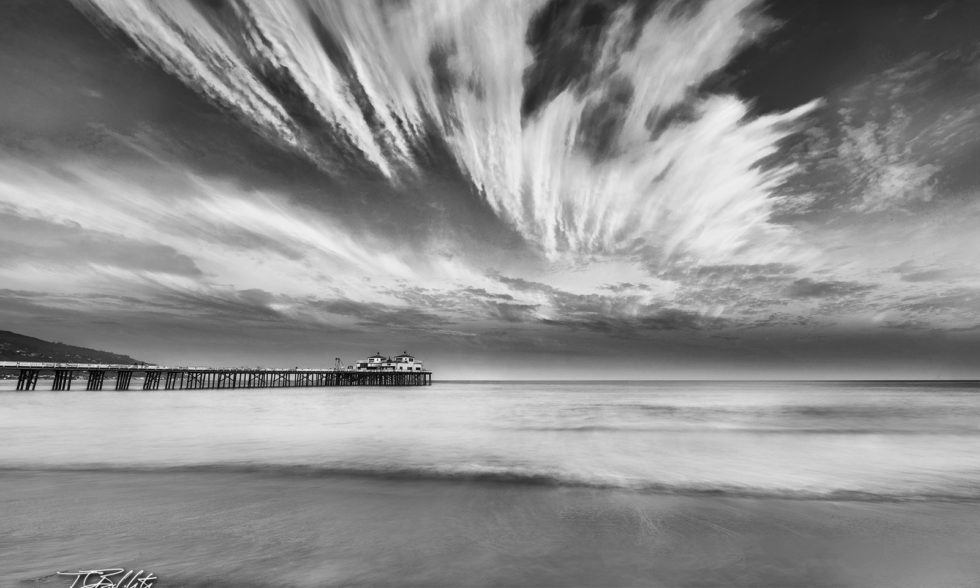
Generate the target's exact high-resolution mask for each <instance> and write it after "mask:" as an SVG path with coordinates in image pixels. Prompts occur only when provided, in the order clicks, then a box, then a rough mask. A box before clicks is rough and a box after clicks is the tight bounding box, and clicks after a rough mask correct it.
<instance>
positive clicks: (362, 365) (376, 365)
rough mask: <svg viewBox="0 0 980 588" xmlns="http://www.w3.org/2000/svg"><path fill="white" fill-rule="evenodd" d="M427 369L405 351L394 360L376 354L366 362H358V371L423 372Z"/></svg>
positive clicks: (379, 353)
mask: <svg viewBox="0 0 980 588" xmlns="http://www.w3.org/2000/svg"><path fill="white" fill-rule="evenodd" d="M424 369H425V368H424V367H423V366H422V362H421V361H417V360H416V359H415V357H414V356H412V355H409V353H408V352H407V351H403V352H402V353H401V355H396V356H395V358H394V359H392V358H391V357H385V356H383V355H381V352H378V353H375V354H374V355H372V356H371V357H369V358H367V359H366V360H364V361H359V362H357V371H359V372H362V371H372V372H373V371H385V372H421V371H423V370H424Z"/></svg>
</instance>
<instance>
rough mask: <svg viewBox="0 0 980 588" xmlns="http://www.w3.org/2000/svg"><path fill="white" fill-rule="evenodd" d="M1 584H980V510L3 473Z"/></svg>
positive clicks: (178, 476) (339, 480) (487, 486)
mask: <svg viewBox="0 0 980 588" xmlns="http://www.w3.org/2000/svg"><path fill="white" fill-rule="evenodd" d="M0 486H2V488H3V492H2V493H0V512H2V513H3V517H2V519H0V580H2V583H3V585H5V586H30V585H40V586H69V585H70V581H69V580H68V579H66V578H61V577H56V576H51V574H52V573H53V572H55V571H66V570H71V569H83V568H95V567H126V568H133V569H144V570H150V571H152V572H154V573H155V574H156V575H157V576H158V577H159V578H160V580H159V582H158V584H157V585H159V586H273V585H274V586H779V587H788V586H808V587H812V586H855V587H856V586H861V587H866V586H888V587H893V588H895V587H903V586H909V587H912V586H976V585H977V582H978V579H980V504H977V503H953V502H833V501H805V500H782V499H748V498H722V497H690V496H672V495H656V494H644V493H637V492H632V491H626V490H604V489H594V488H563V487H553V486H534V485H524V484H505V483H487V482H459V481H438V480H434V481H432V480H430V481H425V480H419V481H416V480H379V479H367V478H357V477H346V478H345V477H317V476H302V475H283V474H281V473H279V474H264V473H229V472H217V473H212V472H206V471H201V472H187V471H180V472H168V471H159V472H145V473H143V472H105V471H82V472H67V471H20V470H6V471H2V472H0Z"/></svg>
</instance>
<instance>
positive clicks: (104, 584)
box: [58, 568, 157, 588]
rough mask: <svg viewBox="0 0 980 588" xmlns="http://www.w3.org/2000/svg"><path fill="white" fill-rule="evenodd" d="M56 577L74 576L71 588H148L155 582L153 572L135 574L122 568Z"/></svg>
mask: <svg viewBox="0 0 980 588" xmlns="http://www.w3.org/2000/svg"><path fill="white" fill-rule="evenodd" d="M58 575H59V576H75V581H74V582H72V583H71V588H150V587H151V586H153V582H155V581H156V580H157V577H156V576H154V575H153V572H144V571H143V570H140V571H138V572H137V571H135V570H126V569H124V568H108V569H105V570H79V571H77V572H58Z"/></svg>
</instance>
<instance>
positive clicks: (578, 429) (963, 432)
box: [497, 423, 980, 436]
mask: <svg viewBox="0 0 980 588" xmlns="http://www.w3.org/2000/svg"><path fill="white" fill-rule="evenodd" d="M497 429H500V430H505V431H515V432H516V431H534V432H544V433H592V432H595V433H695V434H697V435H706V434H709V435H710V434H734V433H748V434H760V435H921V436H944V435H954V436H977V435H980V429H977V428H975V427H959V428H953V427H950V428H947V429H940V430H935V429H930V430H923V429H919V430H917V429H897V428H891V429H873V428H871V429H861V428H817V427H813V428H805V429H801V428H791V427H783V428H781V427H738V426H720V427H714V428H712V427H707V426H704V425H702V424H700V423H698V426H690V427H677V426H673V427H671V426H665V427H657V426H651V427H642V426H641V427H638V426H630V425H626V426H621V427H618V426H615V425H571V426H565V427H561V426H545V427H497Z"/></svg>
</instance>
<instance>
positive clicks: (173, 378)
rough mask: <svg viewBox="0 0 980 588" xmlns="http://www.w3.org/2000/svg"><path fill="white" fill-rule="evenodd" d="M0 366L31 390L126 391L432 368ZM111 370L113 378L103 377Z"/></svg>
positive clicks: (296, 383) (380, 380)
mask: <svg viewBox="0 0 980 588" xmlns="http://www.w3.org/2000/svg"><path fill="white" fill-rule="evenodd" d="M0 369H3V370H19V374H20V375H19V377H18V378H17V389H18V390H35V389H37V383H38V380H39V379H40V376H41V373H42V372H45V373H51V374H53V376H54V378H53V379H52V380H51V389H52V390H71V386H72V381H73V380H76V379H78V378H79V377H82V378H84V379H85V382H84V384H85V389H86V390H93V391H94V390H102V389H103V386H104V385H105V384H106V383H107V382H112V383H113V385H114V388H113V389H115V390H129V389H130V386H131V385H132V384H133V381H134V379H138V376H139V375H142V376H143V382H142V389H143V390H160V389H163V390H218V389H222V388H299V387H307V388H314V387H316V388H318V387H326V386H431V385H432V372H430V371H427V370H420V371H394V370H349V369H348V370H344V369H338V368H330V369H327V368H323V369H306V368H293V369H275V368H270V369H266V368H212V367H167V366H157V365H122V364H93V363H50V362H15V361H0ZM109 374H115V378H111V377H107V376H108V375H109ZM134 376H136V378H134Z"/></svg>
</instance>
